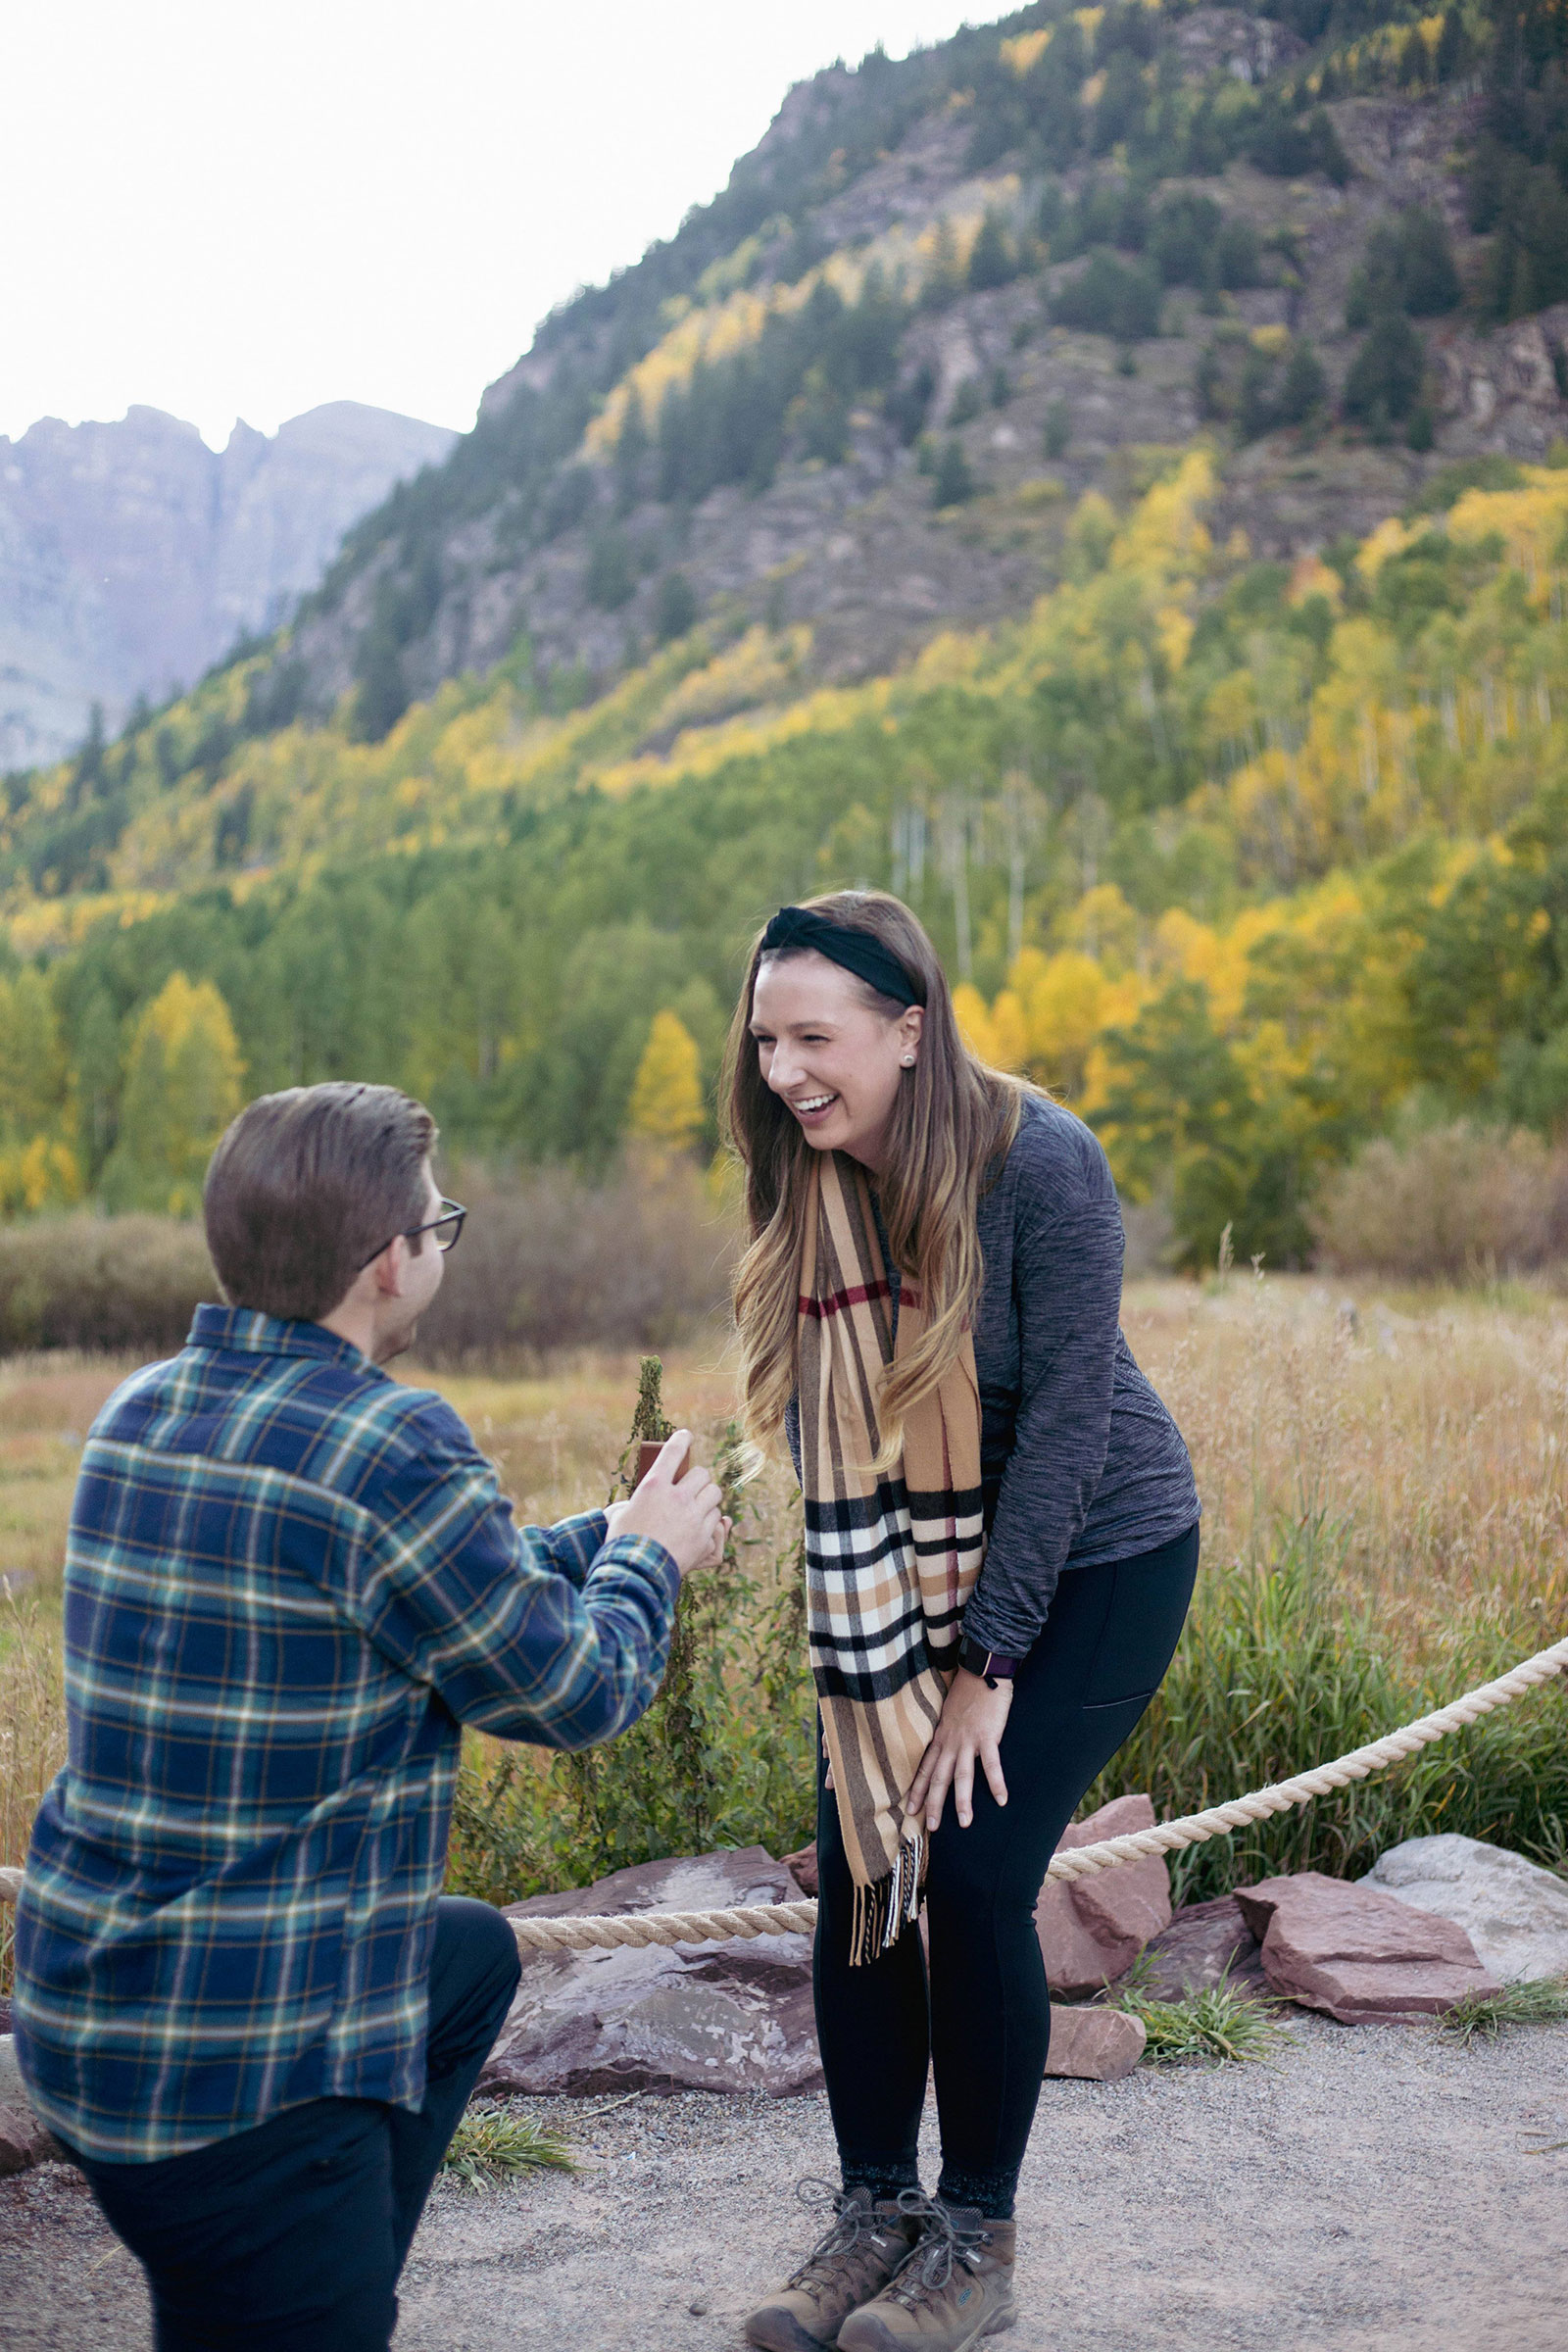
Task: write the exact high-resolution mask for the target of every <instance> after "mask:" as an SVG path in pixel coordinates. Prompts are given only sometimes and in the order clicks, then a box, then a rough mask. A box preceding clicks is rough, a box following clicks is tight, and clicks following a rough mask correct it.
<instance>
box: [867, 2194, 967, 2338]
mask: <svg viewBox="0 0 1568 2352" xmlns="http://www.w3.org/2000/svg"><path fill="white" fill-rule="evenodd" d="M899 2211H900V2212H901V2213H903V2214H907V2216H908V2217H909V2219H910V2220H911V2221H917V2222H919V2223H920V2225H921V2233H920V2235H919V2237H918V2238H916V2240H915V2242H914V2245H913V2246H912V2248H911V2249H910V2251H909V2253H908V2254H907V2256H906V2257H905V2259H904V2261H903V2262H902V2263H901V2264H900V2265H899V2268H898V2271H897V2272H896V2273H895V2275H894V2278H893V2281H892V2283H891V2285H889V2286H888V2287H887V2289H886V2290H885V2291H886V2293H887V2296H888V2299H889V2301H890V2302H894V2303H902V2304H903V2305H904V2307H905V2309H906V2310H907V2311H913V2310H914V2308H915V2307H916V2305H917V2304H920V2303H931V2302H934V2301H935V2299H936V2297H937V2296H938V2295H940V2294H941V2293H942V2292H943V2290H944V2289H945V2287H946V2286H947V2284H948V2281H949V2279H950V2278H952V2277H953V2266H954V2264H955V2263H956V2262H961V2263H962V2264H963V2266H964V2268H965V2269H966V2270H971V2271H972V2270H973V2269H974V2268H975V2266H976V2264H977V2262H978V2260H979V2257H980V2253H981V2250H982V2248H983V2247H985V2246H988V2245H989V2244H990V2243H991V2238H990V2234H989V2232H988V2231H987V2230H986V2229H959V2228H958V2227H957V2225H956V2223H955V2221H954V2218H953V2216H952V2214H951V2213H950V2212H949V2210H948V2208H947V2207H946V2205H944V2204H943V2203H942V2201H941V2199H940V2198H938V2197H928V2196H926V2195H925V2193H924V2192H923V2190H921V2189H918V2188H906V2189H904V2190H902V2191H901V2192H900V2196H899Z"/></svg>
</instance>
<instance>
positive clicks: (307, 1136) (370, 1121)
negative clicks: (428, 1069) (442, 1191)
mask: <svg viewBox="0 0 1568 2352" xmlns="http://www.w3.org/2000/svg"><path fill="white" fill-rule="evenodd" d="M435 1138H436V1125H435V1121H434V1119H432V1118H431V1116H430V1113H429V1112H428V1111H427V1110H426V1109H425V1108H424V1106H423V1104H422V1103H416V1102H415V1101H414V1100H413V1099H412V1097H410V1096H408V1095H405V1094H400V1093H399V1091H398V1089H397V1088H396V1087H395V1086H354V1085H350V1084H347V1083H345V1082H336V1083H334V1084H332V1085H329V1086H291V1087H289V1088H288V1089H287V1091H286V1092H285V1093H283V1094H280V1095H263V1096H261V1097H260V1098H259V1099H258V1100H257V1101H256V1102H254V1103H249V1104H248V1105H247V1106H246V1108H245V1109H244V1110H242V1111H241V1112H240V1114H239V1117H238V1118H237V1119H235V1121H234V1122H233V1124H232V1126H230V1127H229V1128H228V1129H227V1130H226V1132H225V1133H224V1135H223V1137H222V1140H221V1143H220V1144H219V1147H218V1150H217V1151H216V1152H214V1153H213V1157H212V1164H211V1166H210V1167H209V1168H208V1171H207V1184H206V1189H205V1191H204V1193H203V1196H202V1207H203V1212H204V1215H205V1217H206V1222H207V1247H208V1249H209V1250H211V1251H212V1257H213V1264H214V1265H215V1266H216V1267H217V1269H218V1279H219V1281H220V1282H221V1284H222V1286H223V1295H224V1297H225V1298H226V1299H228V1302H229V1304H230V1305H231V1306H250V1307H256V1308H259V1309H260V1311H261V1312H262V1313H263V1314H268V1315H281V1316H283V1317H284V1318H286V1319H288V1320H294V1321H299V1322H305V1323H319V1321H320V1320H321V1318H322V1316H323V1315H329V1314H330V1313H331V1311H332V1309H333V1308H334V1307H335V1306H336V1305H338V1304H339V1303H340V1301H341V1300H342V1299H344V1297H345V1296H346V1295H347V1293H348V1291H349V1290H350V1289H351V1287H352V1285H353V1282H354V1278H355V1276H356V1275H357V1274H358V1273H359V1272H360V1270H361V1268H362V1267H364V1266H366V1265H368V1263H369V1260H370V1259H371V1258H372V1257H374V1256H375V1255H376V1254H377V1252H378V1251H379V1250H384V1249H385V1247H386V1245H387V1243H388V1242H390V1241H391V1240H392V1239H393V1237H394V1236H395V1235H397V1234H399V1233H407V1232H409V1231H410V1230H411V1228H412V1227H414V1226H416V1225H420V1224H422V1223H423V1222H424V1216H425V1209H426V1203H427V1201H428V1198H429V1196H428V1194H427V1193H426V1191H425V1162H426V1161H427V1160H428V1158H429V1156H430V1152H431V1149H432V1147H433V1145H434V1143H435ZM413 1247H414V1248H415V1249H416V1250H417V1249H418V1248H419V1247H420V1243H419V1242H418V1241H416V1242H415V1243H414V1244H413Z"/></svg>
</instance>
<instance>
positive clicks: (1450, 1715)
mask: <svg viewBox="0 0 1568 2352" xmlns="http://www.w3.org/2000/svg"><path fill="white" fill-rule="evenodd" d="M1564 1672H1568V1641H1562V1642H1553V1644H1552V1646H1551V1647H1550V1648H1549V1649H1540V1650H1537V1652H1536V1654H1535V1656H1534V1657H1533V1658H1526V1659H1524V1660H1523V1661H1522V1663H1521V1664H1519V1665H1518V1666H1515V1667H1514V1668H1513V1669H1512V1670H1511V1671H1510V1672H1509V1673H1507V1674H1503V1675H1499V1676H1498V1677H1497V1679H1496V1681H1495V1682H1493V1683H1482V1684H1480V1685H1479V1686H1478V1688H1477V1689H1476V1690H1474V1691H1466V1692H1465V1693H1464V1695H1463V1697H1462V1698H1456V1699H1455V1700H1454V1701H1453V1703H1452V1704H1451V1705H1450V1706H1446V1707H1440V1708H1439V1709H1438V1711H1437V1713H1436V1714H1435V1715H1422V1716H1420V1717H1419V1718H1418V1719H1417V1721H1416V1722H1414V1723H1407V1724H1405V1725H1403V1726H1402V1727H1401V1729H1400V1730H1398V1731H1397V1732H1390V1733H1389V1734H1388V1735H1387V1736H1386V1737H1385V1738H1384V1739H1382V1740H1372V1741H1371V1743H1370V1744H1369V1745H1368V1746H1366V1747H1356V1748H1352V1749H1351V1751H1350V1753H1349V1754H1348V1756H1336V1757H1335V1759H1334V1761H1333V1762H1332V1763H1331V1764H1319V1765H1317V1766H1316V1767H1315V1769H1314V1770H1312V1771H1311V1772H1299V1773H1298V1774H1297V1775H1296V1777H1295V1779H1294V1780H1289V1781H1276V1782H1275V1783H1274V1785H1273V1786H1272V1787H1271V1788H1268V1789H1252V1790H1251V1791H1250V1794H1248V1795H1246V1796H1238V1797H1233V1798H1232V1799H1231V1802H1230V1803H1229V1804H1227V1805H1213V1806H1211V1807H1210V1808H1209V1810H1208V1811H1207V1812H1206V1813H1188V1814H1185V1815H1184V1816H1183V1817H1182V1819H1181V1820H1180V1821H1162V1822H1158V1823H1156V1824H1155V1826H1154V1827H1153V1828H1152V1829H1150V1830H1131V1831H1129V1832H1128V1833H1127V1835H1126V1836H1125V1837H1122V1838H1102V1839H1101V1840H1100V1841H1099V1843H1098V1844H1095V1845H1076V1846H1066V1847H1063V1848H1062V1849H1061V1850H1060V1851H1059V1852H1058V1853H1057V1854H1055V1855H1054V1857H1053V1859H1052V1864H1051V1868H1050V1869H1049V1870H1048V1871H1047V1873H1046V1876H1047V1878H1048V1879H1088V1878H1093V1877H1094V1876H1095V1874H1096V1873H1097V1872H1098V1871H1102V1870H1114V1869H1115V1867H1116V1865H1117V1864H1118V1863H1120V1862H1141V1861H1144V1860H1145V1859H1147V1857H1148V1856H1150V1855H1151V1854H1169V1853H1176V1852H1179V1851H1180V1850H1181V1849H1182V1847H1184V1846H1189V1845H1201V1844H1203V1843H1204V1842H1205V1840H1206V1839H1208V1838H1228V1837H1229V1836H1230V1834H1231V1832H1232V1831H1233V1830H1239V1829H1243V1828H1245V1827H1246V1825H1247V1823H1249V1822H1250V1821H1266V1820H1267V1819H1268V1818H1269V1816H1270V1814H1272V1813H1288V1812H1289V1811H1290V1810H1291V1809H1292V1807H1293V1806H1296V1805H1305V1804H1310V1803H1311V1801H1312V1799H1313V1797H1315V1796H1327V1795H1329V1793H1330V1792H1331V1791H1332V1790H1333V1789H1346V1788H1348V1786H1349V1784H1350V1783H1351V1782H1352V1781H1364V1780H1366V1779H1367V1778H1368V1777H1369V1775H1371V1774H1372V1773H1374V1772H1383V1771H1385V1770H1387V1768H1388V1766H1389V1765H1391V1764H1399V1763H1402V1762H1403V1760H1404V1758H1405V1757H1406V1756H1413V1755H1414V1754H1415V1753H1416V1752H1417V1750H1418V1749H1420V1748H1423V1747H1430V1746H1431V1744H1432V1742H1433V1740H1442V1739H1445V1738H1446V1736H1447V1734H1448V1733H1449V1732H1457V1731H1462V1730H1463V1728H1464V1726H1465V1725H1466V1724H1467V1723H1475V1722H1477V1721H1479V1719H1480V1718H1481V1717H1482V1716H1483V1715H1490V1714H1491V1713H1492V1712H1493V1710H1494V1709H1495V1708H1496V1707H1505V1706H1506V1705H1507V1704H1508V1702H1509V1700H1510V1699H1514V1698H1522V1697H1523V1695H1524V1693H1525V1692H1526V1691H1533V1690H1534V1689H1535V1688H1536V1687H1537V1685H1538V1684H1540V1683H1547V1682H1550V1681H1551V1679H1552V1677H1553V1676H1554V1675H1558V1674H1562V1673H1564ZM21 1889H22V1873H21V1871H20V1870H6V1869H0V1900H6V1901H9V1902H15V1901H16V1899H17V1896H18V1894H19V1893H20V1892H21ZM815 1926H816V1905H815V1903H814V1902H809V1901H807V1900H805V1899H804V1898H803V1900H802V1901H800V1902H798V1903H748V1904H746V1905H744V1906H743V1907H742V1908H741V1909H738V1910H733V1911H628V1912H625V1913H620V1914H614V1915H611V1916H601V1915H597V1914H594V1913H591V1912H590V1913H584V1914H583V1915H582V1916H581V1917H580V1918H577V1919H527V1918H523V1919H514V1920H513V1922H512V1931H513V1934H514V1935H515V1936H516V1938H517V1941H518V1943H520V1944H521V1945H522V1946H523V1948H524V1950H526V1951H535V1952H562V1951H572V1952H584V1951H605V1950H614V1949H616V1948H618V1947H621V1946H626V1945H630V1946H641V1945H646V1944H653V1943H728V1942H731V1941H732V1940H735V1939H737V1938H744V1937H750V1936H809V1935H810V1933H811V1932H812V1930H813V1929H814V1928H815Z"/></svg>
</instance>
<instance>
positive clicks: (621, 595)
mask: <svg viewBox="0 0 1568 2352" xmlns="http://www.w3.org/2000/svg"><path fill="white" fill-rule="evenodd" d="M584 584H585V586H586V589H587V594H588V602H589V603H590V604H591V605H597V606H598V607H599V609H600V611H601V612H602V613H618V612H619V611H620V608H621V606H622V605H626V604H629V603H630V602H631V599H632V596H633V593H634V592H635V590H636V586H637V576H636V574H635V572H634V571H633V570H632V564H631V550H630V548H629V547H628V546H627V544H626V534H625V532H624V531H618V530H608V531H601V532H600V533H599V534H598V535H597V537H596V538H595V540H594V542H593V545H592V546H591V547H590V549H589V551H588V573H587V578H586V581H585V583H584Z"/></svg>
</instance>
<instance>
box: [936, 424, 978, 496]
mask: <svg viewBox="0 0 1568 2352" xmlns="http://www.w3.org/2000/svg"><path fill="white" fill-rule="evenodd" d="M974 493H975V478H974V475H973V474H972V473H971V472H970V470H969V461H968V459H967V458H966V457H965V456H964V454H963V443H962V442H961V441H960V440H959V439H958V437H957V435H956V434H955V435H954V436H953V437H952V439H951V440H949V441H948V442H947V443H946V444H945V445H944V447H943V451H942V456H941V460H940V462H939V463H938V466H937V478H936V483H935V486H934V488H933V490H932V494H931V504H932V505H933V506H934V507H961V506H962V505H963V503H964V501H965V499H970V498H973V496H974Z"/></svg>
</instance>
